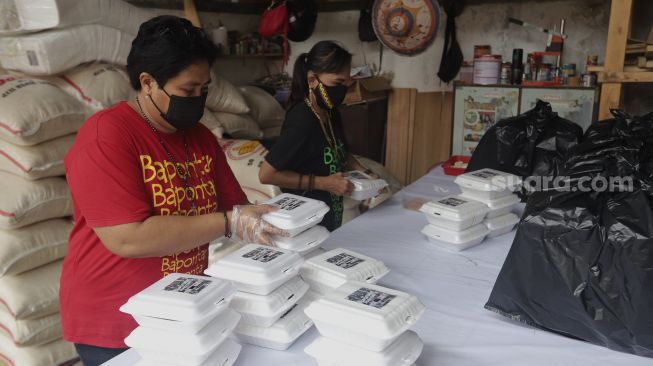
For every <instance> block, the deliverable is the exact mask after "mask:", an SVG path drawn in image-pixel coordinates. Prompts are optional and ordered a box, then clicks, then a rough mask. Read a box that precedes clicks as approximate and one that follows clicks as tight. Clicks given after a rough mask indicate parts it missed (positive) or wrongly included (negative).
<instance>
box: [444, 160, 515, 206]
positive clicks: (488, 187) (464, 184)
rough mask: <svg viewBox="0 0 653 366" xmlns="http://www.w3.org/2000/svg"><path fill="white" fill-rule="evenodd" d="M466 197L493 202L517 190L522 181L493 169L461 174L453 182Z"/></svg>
mask: <svg viewBox="0 0 653 366" xmlns="http://www.w3.org/2000/svg"><path fill="white" fill-rule="evenodd" d="M454 182H455V183H456V184H457V185H458V186H459V187H460V189H461V190H462V191H463V194H464V195H465V196H466V197H470V198H474V199H479V200H493V199H497V198H500V197H503V196H506V195H509V194H511V193H512V192H515V191H517V190H519V188H520V187H521V185H522V179H521V178H520V177H518V176H516V175H513V174H509V173H504V172H501V171H498V170H494V169H487V168H486V169H481V170H477V171H474V172H469V173H465V174H461V175H459V176H457V177H456V180H455V181H454Z"/></svg>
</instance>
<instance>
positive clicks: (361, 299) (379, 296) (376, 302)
mask: <svg viewBox="0 0 653 366" xmlns="http://www.w3.org/2000/svg"><path fill="white" fill-rule="evenodd" d="M395 297H397V296H395V295H390V294H386V293H385V292H381V291H376V290H372V289H369V288H366V287H361V288H360V289H358V290H356V292H354V293H353V294H351V295H349V296H347V300H349V301H353V302H357V303H359V304H363V305H367V306H371V307H374V308H377V309H381V308H383V307H384V306H386V305H388V304H389V303H390V301H392V299H394V298H395Z"/></svg>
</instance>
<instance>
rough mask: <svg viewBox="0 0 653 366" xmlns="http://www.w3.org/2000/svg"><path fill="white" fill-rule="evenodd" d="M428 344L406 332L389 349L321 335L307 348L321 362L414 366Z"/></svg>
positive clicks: (342, 364) (346, 364) (346, 365)
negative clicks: (367, 347)
mask: <svg viewBox="0 0 653 366" xmlns="http://www.w3.org/2000/svg"><path fill="white" fill-rule="evenodd" d="M423 349H424V343H423V342H422V340H421V339H420V338H419V336H418V335H417V333H415V332H413V331H410V330H408V331H406V332H404V333H403V334H401V335H400V336H399V338H397V340H395V341H394V342H392V344H391V345H390V346H388V348H386V349H384V350H383V351H381V352H374V351H370V350H366V349H364V348H360V347H355V346H352V345H350V344H347V343H343V342H340V341H338V340H335V339H330V338H326V337H318V338H317V339H315V340H314V341H313V343H311V344H309V345H308V347H306V348H305V349H304V352H306V353H307V354H308V355H309V356H311V357H313V358H315V359H317V360H318V361H319V363H320V365H321V364H328V365H330V364H332V365H338V366H361V365H373V366H410V365H412V364H414V363H415V361H416V360H417V359H418V358H419V356H420V355H421V354H422V350H423Z"/></svg>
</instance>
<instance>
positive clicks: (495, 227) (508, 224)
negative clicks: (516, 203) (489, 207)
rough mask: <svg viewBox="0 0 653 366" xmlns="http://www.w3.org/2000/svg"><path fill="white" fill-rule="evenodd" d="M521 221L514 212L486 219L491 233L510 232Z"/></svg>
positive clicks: (486, 224)
mask: <svg viewBox="0 0 653 366" xmlns="http://www.w3.org/2000/svg"><path fill="white" fill-rule="evenodd" d="M518 222H519V217H517V215H515V214H513V213H509V214H507V215H503V216H499V217H495V218H492V219H488V220H485V226H486V227H487V228H488V230H490V235H492V234H494V235H497V234H496V233H508V232H510V231H512V229H513V228H514V227H515V225H517V223H518Z"/></svg>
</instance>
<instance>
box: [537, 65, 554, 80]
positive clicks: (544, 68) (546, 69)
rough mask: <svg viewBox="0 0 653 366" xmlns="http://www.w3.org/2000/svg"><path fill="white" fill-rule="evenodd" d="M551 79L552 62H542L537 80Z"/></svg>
mask: <svg viewBox="0 0 653 366" xmlns="http://www.w3.org/2000/svg"><path fill="white" fill-rule="evenodd" d="M550 80H551V64H541V65H540V69H539V70H538V72H537V81H550Z"/></svg>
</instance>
